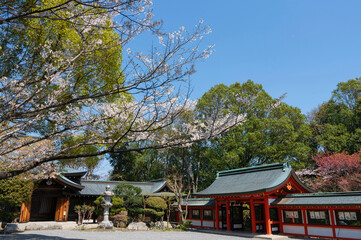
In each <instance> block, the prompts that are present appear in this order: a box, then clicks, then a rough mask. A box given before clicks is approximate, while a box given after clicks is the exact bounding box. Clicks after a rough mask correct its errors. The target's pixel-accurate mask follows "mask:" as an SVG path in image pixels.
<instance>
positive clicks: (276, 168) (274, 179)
mask: <svg viewBox="0 0 361 240" xmlns="http://www.w3.org/2000/svg"><path fill="white" fill-rule="evenodd" d="M291 175H292V177H293V178H294V179H295V180H296V181H297V182H298V183H299V184H300V185H301V186H302V187H304V188H305V189H307V190H309V191H312V190H311V189H308V188H307V187H306V186H304V185H303V184H302V183H301V182H300V180H299V179H298V178H297V176H296V174H295V173H294V171H293V170H292V167H291V165H290V164H289V163H288V162H285V163H275V164H268V165H262V166H255V167H248V168H240V169H233V170H228V171H221V172H218V173H217V178H216V180H215V181H214V182H213V183H212V184H211V185H210V186H209V187H208V188H207V189H205V190H203V191H201V192H198V193H196V195H201V196H219V195H232V194H239V195H242V194H252V193H261V192H268V191H272V190H274V189H277V188H278V187H280V186H281V185H282V184H284V183H285V182H286V181H287V180H288V179H289V178H290V177H291Z"/></svg>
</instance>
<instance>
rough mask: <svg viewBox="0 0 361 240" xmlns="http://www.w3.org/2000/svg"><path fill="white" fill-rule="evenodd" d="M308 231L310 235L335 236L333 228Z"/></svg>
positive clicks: (314, 228) (308, 229)
mask: <svg viewBox="0 0 361 240" xmlns="http://www.w3.org/2000/svg"><path fill="white" fill-rule="evenodd" d="M307 231H308V234H309V235H315V236H325V237H332V236H333V234H332V228H331V226H330V227H329V228H324V227H307Z"/></svg>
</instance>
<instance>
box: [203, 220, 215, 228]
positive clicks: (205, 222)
mask: <svg viewBox="0 0 361 240" xmlns="http://www.w3.org/2000/svg"><path fill="white" fill-rule="evenodd" d="M203 227H214V224H213V221H211V220H203Z"/></svg>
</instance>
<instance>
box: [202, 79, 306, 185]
mask: <svg viewBox="0 0 361 240" xmlns="http://www.w3.org/2000/svg"><path fill="white" fill-rule="evenodd" d="M237 98H242V99H244V100H243V101H244V102H245V105H244V108H243V109H241V111H243V112H244V113H246V114H247V120H246V121H245V122H244V124H243V125H240V126H237V127H236V128H234V129H232V130H230V131H228V132H227V133H224V134H222V135H221V136H220V137H218V138H215V139H213V140H211V141H209V142H208V143H207V145H208V150H207V151H206V152H205V158H206V162H204V164H203V166H205V167H204V168H202V171H201V172H200V174H201V175H202V176H201V179H204V180H203V182H202V183H201V187H205V186H207V185H209V184H210V183H211V182H212V181H213V180H214V176H215V171H219V170H226V169H233V168H241V167H248V166H252V165H259V164H266V163H274V162H283V161H292V162H293V166H295V167H296V169H300V168H304V167H305V166H307V165H308V164H309V159H310V158H311V154H312V148H311V143H310V139H311V130H310V128H309V126H308V125H307V123H306V117H305V116H304V115H303V114H302V113H301V111H300V109H298V108H295V107H291V106H288V105H287V104H285V103H281V102H278V100H277V99H272V98H271V97H270V96H269V95H268V94H267V93H266V91H265V90H264V89H263V88H262V85H260V84H255V83H254V82H252V81H250V80H248V81H247V82H245V83H243V84H240V83H235V84H232V85H231V86H229V87H227V86H225V85H223V84H220V85H217V86H215V87H213V88H212V89H211V90H209V91H208V92H207V93H205V94H204V95H203V96H202V98H201V99H200V101H199V103H198V106H197V109H198V111H199V113H200V114H209V112H211V111H214V108H217V106H218V104H219V102H222V101H225V102H226V106H228V108H227V109H225V110H224V111H233V109H235V106H234V105H233V102H235V99H237Z"/></svg>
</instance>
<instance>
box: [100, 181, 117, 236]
mask: <svg viewBox="0 0 361 240" xmlns="http://www.w3.org/2000/svg"><path fill="white" fill-rule="evenodd" d="M102 196H103V203H102V204H101V205H102V206H103V208H104V220H103V221H102V222H101V223H100V224H99V226H98V227H99V228H107V229H112V228H113V223H112V222H111V221H109V208H111V207H112V206H113V204H112V203H111V198H112V196H114V193H113V192H112V191H110V186H109V185H108V186H106V187H105V192H103V193H102Z"/></svg>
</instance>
